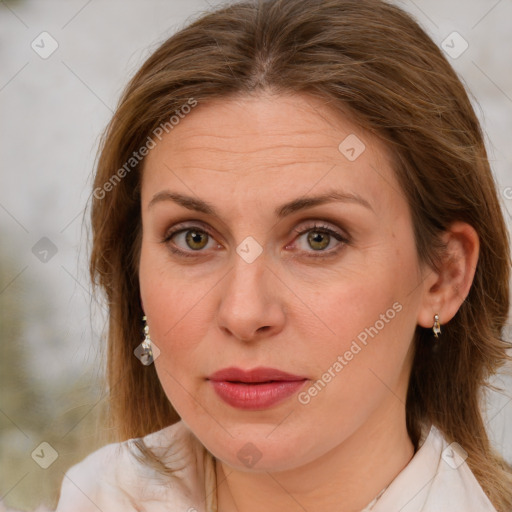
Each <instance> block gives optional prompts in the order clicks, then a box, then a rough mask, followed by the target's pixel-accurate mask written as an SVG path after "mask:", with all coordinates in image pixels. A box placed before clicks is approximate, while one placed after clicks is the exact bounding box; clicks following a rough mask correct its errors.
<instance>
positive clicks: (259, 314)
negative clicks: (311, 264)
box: [217, 252, 286, 342]
mask: <svg viewBox="0 0 512 512" xmlns="http://www.w3.org/2000/svg"><path fill="white" fill-rule="evenodd" d="M223 283H224V286H221V287H219V293H220V294H221V299H220V304H219V310H218V315H217V321H218V325H219V328H220V329H221V330H222V331H224V332H225V333H226V334H228V335H229V336H232V337H233V338H236V339H238V340H240V341H244V342H250V341H257V340H261V339H264V338H265V339H266V338H267V337H270V336H275V335H276V334H278V333H279V332H281V330H282V329H283V326H284V323H285V319H286V318H285V313H284V310H285V308H284V304H283V303H282V300H283V298H282V296H281V294H280V292H279V290H282V289H283V287H284V285H281V286H279V283H280V281H279V279H278V278H277V277H276V275H275V273H274V271H272V270H270V268H269V267H268V265H267V261H266V257H265V252H263V253H262V254H261V255H260V256H259V257H258V258H257V259H256V260H255V261H253V262H252V263H248V262H247V261H244V259H243V258H241V257H240V256H239V255H238V254H236V255H235V257H234V265H233V268H232V269H231V270H230V271H229V272H228V274H227V275H226V276H225V278H224V279H223ZM276 283H277V284H278V285H277V286H276Z"/></svg>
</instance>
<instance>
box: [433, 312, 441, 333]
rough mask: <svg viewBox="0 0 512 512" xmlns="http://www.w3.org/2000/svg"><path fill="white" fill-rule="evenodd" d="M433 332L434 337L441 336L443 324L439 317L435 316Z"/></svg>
mask: <svg viewBox="0 0 512 512" xmlns="http://www.w3.org/2000/svg"><path fill="white" fill-rule="evenodd" d="M432 331H434V336H435V337H436V338H439V335H440V334H441V324H440V323H439V315H438V314H435V315H434V325H433V326H432Z"/></svg>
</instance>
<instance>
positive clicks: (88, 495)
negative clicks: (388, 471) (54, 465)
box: [56, 421, 497, 512]
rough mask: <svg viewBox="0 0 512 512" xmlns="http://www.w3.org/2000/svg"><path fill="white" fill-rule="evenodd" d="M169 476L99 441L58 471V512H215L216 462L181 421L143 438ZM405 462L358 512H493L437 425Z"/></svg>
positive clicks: (126, 446)
mask: <svg viewBox="0 0 512 512" xmlns="http://www.w3.org/2000/svg"><path fill="white" fill-rule="evenodd" d="M144 440H145V442H146V444H147V445H148V447H150V448H151V449H152V450H153V451H154V452H155V453H156V454H157V455H158V456H160V457H161V459H162V460H163V462H165V464H166V465H167V466H169V467H170V468H172V470H173V475H165V474H162V472H160V471H158V470H156V469H153V468H151V467H149V466H148V465H146V464H144V463H142V462H141V461H139V460H138V459H137V458H136V457H135V455H134V453H137V449H136V448H135V447H133V446H132V447H131V448H130V445H131V443H132V442H133V441H132V440H130V441H126V442H123V443H115V444H110V445H107V446H104V447H103V448H100V449H99V450H97V451H96V452H94V453H92V454H91V455H89V456H88V457H86V458H85V459H84V460H83V461H82V462H80V463H79V464H77V465H75V466H73V467H72V468H71V469H70V470H69V471H68V472H67V473H66V475H65V476H64V480H63V482H62V489H61V496H60V501H59V503H58V505H57V510H56V512H97V511H98V510H101V511H103V512H117V511H123V512H141V511H144V512H164V511H165V512H174V511H180V512H217V494H216V476H215V464H214V459H213V457H212V455H211V454H210V453H209V452H208V451H207V450H206V449H205V448H204V447H203V445H202V444H201V443H200V442H199V440H198V439H197V438H196V437H195V436H194V435H193V434H192V432H191V431H190V429H189V428H188V427H187V426H186V425H185V423H184V422H183V421H179V422H178V423H175V424H174V425H171V426H170V427H166V428H164V429H163V430H160V431H159V432H155V433H153V434H149V435H148V436H146V437H145V438H144ZM419 445H420V447H419V449H418V451H417V452H416V453H415V454H414V456H413V458H412V459H411V460H410V462H409V464H408V465H407V466H406V467H405V468H404V469H403V470H402V471H401V472H400V473H399V474H398V476H397V477H396V478H395V479H394V480H393V481H392V482H391V483H390V484H389V485H388V486H387V487H386V488H385V489H383V490H382V491H381V492H380V493H379V495H378V496H377V497H376V498H375V499H374V500H372V502H371V503H369V504H368V505H367V506H366V507H365V509H364V510H363V511H362V512H367V511H370V510H371V512H497V511H496V508H495V507H494V506H493V505H492V503H491V502H490V501H489V499H488V498H487V496H486V495H485V493H484V491H483V490H482V488H481V487H480V485H479V483H478V481H477V480H476V478H475V476H474V475H473V473H472V472H471V470H470V469H469V466H468V465H467V463H466V462H465V461H464V453H463V451H461V450H460V447H459V446H458V445H456V444H452V445H448V443H447V441H446V439H445V438H444V436H443V434H442V433H441V432H440V430H439V429H437V428H436V427H435V426H433V425H432V426H430V427H427V426H424V428H423V432H422V437H421V439H420V443H419Z"/></svg>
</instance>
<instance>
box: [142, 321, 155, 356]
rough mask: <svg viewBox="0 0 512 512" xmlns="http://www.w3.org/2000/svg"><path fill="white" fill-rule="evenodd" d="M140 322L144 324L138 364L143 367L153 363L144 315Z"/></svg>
mask: <svg viewBox="0 0 512 512" xmlns="http://www.w3.org/2000/svg"><path fill="white" fill-rule="evenodd" d="M142 321H143V322H144V341H143V342H142V344H141V351H140V362H141V363H142V364H143V365H144V366H149V365H150V364H151V363H152V362H153V361H154V357H153V348H152V346H151V338H150V337H149V327H148V324H147V318H146V315H144V316H143V317H142Z"/></svg>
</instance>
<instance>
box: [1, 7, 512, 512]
mask: <svg viewBox="0 0 512 512" xmlns="http://www.w3.org/2000/svg"><path fill="white" fill-rule="evenodd" d="M217 5H220V2H217V1H214V0H208V1H206V0H204V1H203V0H167V1H164V0H145V1H143V0H68V1H66V2H64V1H62V0H58V1H52V0H37V1H36V0H18V1H14V0H10V1H8V0H5V1H0V105H1V112H2V114H1V121H0V161H1V167H0V169H1V181H0V230H1V243H0V322H1V323H0V327H1V330H0V336H1V353H0V460H1V464H0V499H3V500H4V502H5V503H6V504H7V505H9V506H11V507H16V508H20V509H23V510H31V509H33V508H35V507H36V506H37V505H39V504H41V503H45V504H46V505H48V506H50V507H54V506H55V503H56V498H57V495H58V490H59V487H60V483H61V481H62V478H63V473H64V472H65V471H66V469H67V468H69V466H71V465H72V464H75V463H76V462H78V461H79V460H81V459H82V458H83V457H84V456H85V455H86V454H88V453H90V452H91V451H93V450H94V449H95V448H97V447H98V446H100V445H102V444H104V443H105V442H106V439H107V434H108V432H106V430H105V427H104V426H102V418H103V414H104V412H105V405H106V396H105V394H104V388H103V370H102V367H103V356H102V353H101V349H102V346H103V342H104V333H103V329H104V322H105V314H104V311H103V310H102V308H101V306H99V305H98V304H97V303H96V302H95V300H94V299H93V297H92V295H91V288H90V285H89V282H88V275H87V252H88V247H87V226H88V219H87V211H86V205H87V201H88V198H89V195H90V193H91V174H92V171H93V167H94V159H95V153H96V149H97V144H98V141H99V136H100V134H101V132H102V130H103V128H104V127H105V125H106V124H107V122H108V121H109V119H110V117H111V115H112V112H113V109H114V108H115V105H116V102H117V99H118V97H119V95H120V92H121V90H122V88H123V86H124V85H125V84H126V83H127V81H128V79H129V78H130V77H131V76H132V75H133V74H134V73H135V71H136V70H137V69H138V67H139V66H140V65H141V64H142V62H143V61H144V60H145V59H146V58H147V57H148V56H149V54H150V53H151V52H152V50H154V49H155V48H156V47H157V46H158V45H159V43H161V42H162V41H163V40H165V39H166V38H167V37H169V36H170V35H171V34H172V33H173V32H175V31H176V30H178V29H179V28H180V27H182V26H183V25H184V24H185V23H186V22H187V21H189V20H191V19H193V18H195V17H197V16H199V15H200V14H201V13H202V12H204V11H206V10H210V9H211V8H212V7H215V6H217ZM399 5H400V6H402V7H403V8H405V9H406V10H408V11H410V12H411V13H412V14H413V15H414V16H415V17H416V19H417V20H418V21H419V22H420V24H421V25H422V26H423V27H424V28H425V29H426V30H427V32H428V33H429V34H430V35H431V37H432V38H433V39H434V41H435V42H436V43H438V44H439V45H440V46H441V47H442V48H443V49H444V50H445V51H446V53H447V54H448V58H449V60H450V61H451V63H452V64H453V66H454V67H455V69H456V70H457V71H458V73H459V74H460V76H461V78H462V80H463V81H464V83H465V84H466V86H467V88H468V89H469V91H470V92H471V94H472V98H473V104H474V105H475V108H476V111H477V113H478V115H479V117H480V120H481V122H482V125H483V128H484V130H485V133H486V138H487V145H488V150H489V155H490V159H491V161H492V167H493V170H494V173H495V176H496V180H497V182H498V188H499V192H500V195H501V197H502V201H503V209H504V212H505V215H506V216H507V222H508V225H509V229H512V220H511V219H512V144H511V137H512V72H511V63H512V2H511V0H453V1H451V2H445V1H443V0H428V1H427V0H415V1H412V0H407V1H404V2H400V3H399ZM454 32H456V34H454ZM507 336H508V339H510V338H511V336H512V330H511V329H510V328H508V330H507ZM511 373H512V372H511V370H510V369H504V371H503V372H502V374H500V375H499V376H497V377H496V378H495V379H494V380H493V383H494V384H496V385H498V386H500V387H501V388H502V389H503V390H502V391H496V392H493V393H491V394H490V395H489V397H488V405H487V406H486V408H485V411H484V412H485V415H486V420H487V426H488V428H489V431H490V434H491V436H492V440H493V443H494V444H495V446H496V448H497V449H498V450H499V451H500V452H501V453H502V454H503V455H504V456H505V457H506V459H507V460H508V461H509V462H510V463H512V429H511V428H510V427H509V428H508V430H509V431H508V432H507V431H506V425H507V424H508V425H509V426H510V425H512V376H511Z"/></svg>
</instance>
